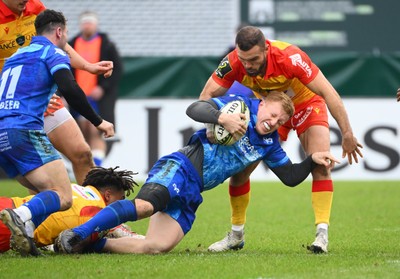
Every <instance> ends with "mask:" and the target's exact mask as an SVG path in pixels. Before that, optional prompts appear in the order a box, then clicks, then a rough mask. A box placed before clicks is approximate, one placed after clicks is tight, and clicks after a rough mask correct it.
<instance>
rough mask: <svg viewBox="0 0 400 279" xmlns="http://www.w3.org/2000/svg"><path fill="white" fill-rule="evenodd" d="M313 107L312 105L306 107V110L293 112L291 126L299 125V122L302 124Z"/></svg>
mask: <svg viewBox="0 0 400 279" xmlns="http://www.w3.org/2000/svg"><path fill="white" fill-rule="evenodd" d="M313 109H314V108H313V107H307V108H306V110H302V111H300V112H299V113H297V114H295V115H294V116H293V117H292V119H291V122H292V126H293V127H299V126H300V125H301V124H303V123H304V121H306V119H307V118H308V116H310V114H311V112H312V111H313Z"/></svg>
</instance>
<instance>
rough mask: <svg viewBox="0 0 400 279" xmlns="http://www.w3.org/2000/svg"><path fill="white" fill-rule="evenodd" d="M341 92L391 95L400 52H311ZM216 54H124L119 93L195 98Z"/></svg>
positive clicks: (399, 72) (399, 80)
mask: <svg viewBox="0 0 400 279" xmlns="http://www.w3.org/2000/svg"><path fill="white" fill-rule="evenodd" d="M310 56H311V58H312V59H313V61H314V63H315V64H317V65H318V67H320V69H321V70H322V72H323V73H324V75H325V76H326V77H327V78H328V79H329V80H330V82H331V83H332V84H333V85H334V86H335V88H336V89H337V91H338V92H339V93H340V94H341V95H342V96H348V97H358V96H359V97H389V98H393V97H394V96H395V94H396V90H397V88H398V87H399V86H400V52H399V53H390V54H389V53H386V54H380V55H376V54H373V53H355V52H318V53H311V54H310ZM219 60H220V57H130V58H124V69H125V70H124V75H123V78H122V81H121V86H120V97H121V98H124V99H130V98H153V97H163V98H165V97H170V98H191V97H192V98H197V97H198V96H199V94H200V92H201V90H202V88H203V86H204V84H205V83H206V81H207V79H208V78H209V76H210V74H211V73H212V72H213V71H214V70H215V69H216V67H217V65H218V63H219Z"/></svg>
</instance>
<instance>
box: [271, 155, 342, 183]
mask: <svg viewBox="0 0 400 279" xmlns="http://www.w3.org/2000/svg"><path fill="white" fill-rule="evenodd" d="M335 163H339V161H338V160H337V159H336V158H334V157H333V156H332V155H331V154H330V152H315V153H313V154H311V155H310V156H308V157H307V158H306V159H305V160H304V161H303V162H301V163H298V164H293V163H292V162H291V161H290V160H289V161H288V162H287V163H286V164H285V165H283V166H280V167H276V168H271V171H272V172H273V173H275V175H276V176H277V177H278V178H279V179H280V180H281V181H282V182H283V183H284V184H285V185H286V186H290V187H294V186H297V185H299V184H300V183H301V182H303V181H304V179H306V178H307V176H308V175H309V174H310V173H311V171H312V170H313V169H314V168H315V167H316V166H317V165H324V166H325V167H327V168H333V167H334V166H335Z"/></svg>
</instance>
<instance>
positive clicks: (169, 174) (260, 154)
mask: <svg viewBox="0 0 400 279" xmlns="http://www.w3.org/2000/svg"><path fill="white" fill-rule="evenodd" d="M237 99H240V100H243V101H244V102H245V103H246V104H247V106H248V107H249V109H250V122H249V126H248V128H247V130H246V129H245V126H244V124H243V117H245V115H244V114H229V115H228V114H226V113H221V111H220V108H221V107H222V106H223V105H224V104H227V103H228V102H230V101H232V100H237ZM293 112H294V107H293V103H292V101H291V99H290V98H289V97H288V96H287V95H286V94H283V93H281V92H271V94H269V95H268V96H267V97H264V98H263V99H262V100H259V99H250V98H247V97H244V96H242V97H241V96H236V95H227V96H224V97H218V98H213V99H210V100H208V101H197V102H195V103H193V104H192V105H190V106H189V107H188V109H187V114H188V115H189V116H190V117H191V118H192V119H194V120H195V121H198V122H202V123H219V124H221V125H223V126H224V127H225V128H226V129H227V130H228V131H229V132H230V133H231V134H238V135H239V136H240V137H241V138H240V139H239V140H238V141H237V142H236V143H234V144H233V145H230V146H226V145H219V144H214V143H211V142H210V141H209V140H208V139H207V136H206V129H203V130H200V131H198V132H196V133H195V134H194V135H193V136H192V138H191V139H190V142H189V144H188V145H186V146H185V147H183V148H182V149H180V150H179V151H178V152H174V153H172V154H170V155H167V156H164V157H162V158H161V159H159V160H158V161H157V162H156V163H155V165H154V166H153V168H152V169H151V170H150V172H149V176H148V178H147V180H146V182H145V184H144V185H143V186H142V188H141V190H140V191H139V193H138V195H137V196H136V198H135V199H133V200H132V201H130V200H121V201H117V202H114V203H112V204H110V205H109V206H107V207H106V208H104V209H102V210H101V211H100V212H99V213H98V214H96V215H95V216H94V217H93V218H92V219H90V220H89V221H88V222H86V223H85V224H83V225H80V226H78V227H75V228H73V229H72V230H65V231H63V232H62V233H61V234H60V236H59V237H58V239H57V240H56V248H57V249H58V251H60V252H62V253H80V252H82V251H84V250H86V251H87V249H88V247H90V250H91V251H94V252H100V251H107V252H113V253H146V254H156V253H163V252H168V251H170V250H172V249H173V248H174V247H175V246H176V245H177V244H178V243H179V242H180V241H181V240H182V238H183V237H184V236H185V234H186V233H187V232H189V231H190V229H191V227H192V224H193V222H194V220H195V212H196V210H197V208H198V206H199V205H200V204H201V203H202V200H203V199H202V196H201V192H203V191H206V190H210V189H212V188H214V187H216V186H218V185H220V184H221V183H222V182H223V181H224V180H225V179H227V178H228V177H230V176H232V175H234V174H235V173H238V172H240V171H241V170H243V169H245V168H246V167H247V166H248V165H250V164H252V163H254V162H256V161H259V160H263V161H264V162H265V163H266V164H267V165H268V166H269V167H270V169H271V170H272V171H273V172H274V173H275V174H276V175H277V176H278V177H279V178H280V180H282V181H283V183H285V184H286V185H288V186H295V185H298V184H299V183H301V182H302V181H303V180H304V179H305V178H306V177H307V176H308V175H309V174H310V172H311V170H312V169H313V168H314V167H315V166H316V165H317V164H320V165H324V166H325V167H327V168H332V167H333V166H334V164H335V163H338V161H337V160H336V159H335V158H334V157H333V156H332V155H331V154H330V153H329V152H317V153H314V154H312V155H310V156H308V157H307V158H306V159H305V160H304V161H303V162H301V163H299V164H293V163H292V162H291V161H290V159H289V158H288V157H287V155H286V153H285V152H284V151H283V149H282V148H281V146H280V144H279V139H278V138H279V136H278V133H277V131H276V130H277V129H278V127H279V126H281V125H282V124H283V123H285V122H286V121H287V120H288V119H289V118H290V117H291V116H292V115H293ZM150 216H151V217H150ZM147 217H150V222H149V228H148V231H147V234H146V238H145V239H140V240H137V239H127V238H121V239H118V240H114V239H105V238H101V239H99V240H97V242H95V243H90V241H91V239H92V238H91V236H92V234H93V233H97V232H101V231H105V230H107V229H109V228H112V227H115V226H117V225H118V224H120V223H123V222H127V221H136V220H140V219H143V218H147Z"/></svg>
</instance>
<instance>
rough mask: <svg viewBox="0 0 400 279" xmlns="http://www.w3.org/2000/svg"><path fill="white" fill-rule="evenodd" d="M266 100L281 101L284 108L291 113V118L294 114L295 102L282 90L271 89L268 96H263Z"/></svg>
mask: <svg viewBox="0 0 400 279" xmlns="http://www.w3.org/2000/svg"><path fill="white" fill-rule="evenodd" d="M263 99H264V101H265V102H279V103H281V104H282V107H283V110H284V111H285V112H286V113H287V114H288V115H289V118H290V117H292V116H293V114H294V104H293V101H292V99H290V97H289V96H288V95H287V94H286V93H285V92H282V91H271V92H269V93H268V95H267V96H266V97H263Z"/></svg>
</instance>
